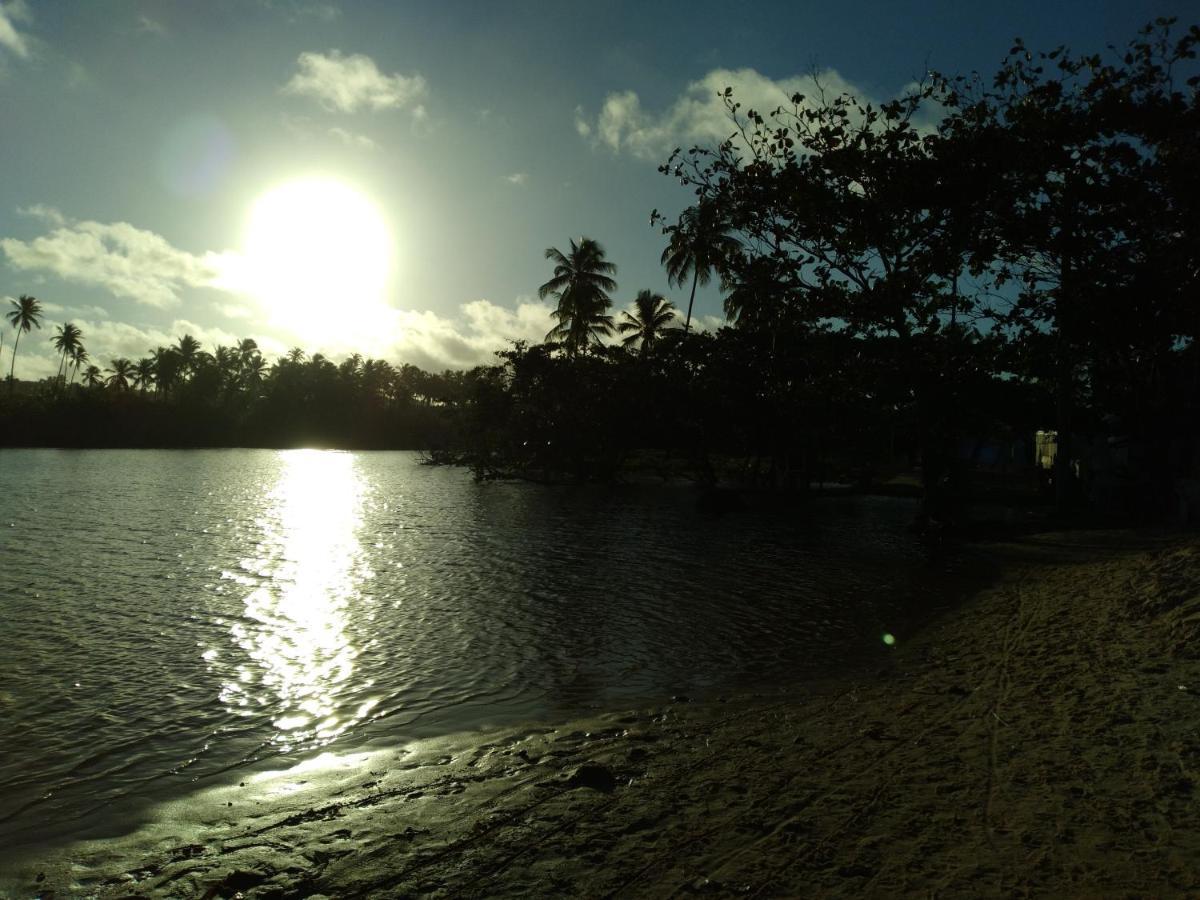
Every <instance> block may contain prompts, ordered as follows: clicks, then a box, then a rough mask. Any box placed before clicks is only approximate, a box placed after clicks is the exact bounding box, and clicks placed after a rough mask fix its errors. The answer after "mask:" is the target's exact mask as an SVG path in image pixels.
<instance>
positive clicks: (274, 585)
mask: <svg viewBox="0 0 1200 900" xmlns="http://www.w3.org/2000/svg"><path fill="white" fill-rule="evenodd" d="M281 460H282V470H281V472H280V476H279V481H278V483H277V484H276V486H275V489H274V491H273V492H272V494H271V500H272V508H271V509H270V510H269V511H268V512H267V513H266V514H265V515H264V516H263V517H261V518H260V519H259V520H258V522H257V525H258V527H259V528H260V529H261V532H262V535H261V540H260V542H259V543H258V545H257V551H258V552H257V554H256V555H255V556H254V557H253V558H249V559H245V560H242V564H241V569H242V571H241V572H240V573H233V572H226V573H223V575H224V577H226V578H228V579H231V580H233V581H234V582H236V583H238V584H240V585H243V586H245V587H247V588H251V590H250V592H249V593H248V595H247V596H246V598H245V611H244V615H243V617H242V618H241V620H240V621H233V622H229V623H228V624H229V630H230V636H231V638H232V640H233V643H234V644H235V645H236V646H237V647H240V648H241V650H242V651H244V653H245V657H244V658H243V661H242V662H241V663H240V664H238V665H237V666H236V667H235V668H234V669H233V670H232V671H231V672H230V673H229V675H230V676H231V677H228V678H227V679H226V681H225V683H224V685H223V687H222V691H221V699H222V701H223V702H224V703H225V705H226V707H227V708H229V709H230V710H231V711H234V712H235V713H237V714H239V715H244V716H261V715H262V714H263V711H264V709H263V708H264V707H267V708H269V709H270V710H271V711H272V713H273V714H274V719H273V724H274V726H275V729H276V731H275V734H274V736H273V738H272V741H273V742H274V743H275V744H277V745H278V746H279V747H280V749H282V750H285V751H286V750H290V749H292V748H293V747H297V746H308V747H312V746H319V745H322V744H326V743H328V742H330V741H332V740H333V739H334V738H335V737H337V736H338V735H339V734H341V733H342V732H343V731H345V730H346V729H347V728H348V727H350V726H351V725H352V724H354V723H355V722H356V721H359V720H361V719H362V718H363V717H364V716H365V715H366V714H367V713H368V712H369V709H366V708H363V707H365V706H369V702H368V703H366V704H363V706H360V708H359V709H357V710H352V711H349V712H347V711H345V710H342V711H339V709H338V706H339V704H338V699H339V696H340V695H341V694H342V692H343V689H344V688H345V687H346V683H347V682H348V681H349V680H350V678H351V676H352V675H353V672H354V664H355V658H356V657H357V650H356V648H355V646H354V644H353V643H352V642H351V639H350V635H349V634H348V633H347V627H346V625H347V623H346V616H347V611H348V606H349V604H351V603H352V602H354V601H355V600H357V599H358V598H359V597H360V594H359V585H360V584H361V582H362V580H363V578H364V577H365V576H366V575H367V572H366V570H365V560H364V555H363V551H362V547H361V545H360V544H359V540H358V532H359V527H360V525H361V512H362V506H363V501H364V497H363V495H364V485H363V482H362V479H361V478H360V476H359V474H358V473H357V472H356V470H355V459H354V456H353V455H352V454H349V453H333V452H327V451H316V450H296V451H287V452H284V453H282V454H281Z"/></svg>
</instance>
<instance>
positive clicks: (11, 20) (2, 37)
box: [0, 0, 30, 59]
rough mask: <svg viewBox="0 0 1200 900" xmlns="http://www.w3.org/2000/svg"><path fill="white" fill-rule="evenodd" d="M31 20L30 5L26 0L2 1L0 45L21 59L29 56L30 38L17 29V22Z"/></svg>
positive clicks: (0, 6)
mask: <svg viewBox="0 0 1200 900" xmlns="http://www.w3.org/2000/svg"><path fill="white" fill-rule="evenodd" d="M29 20H30V15H29V7H28V6H27V5H26V4H25V0H7V2H4V3H0V47H3V48H5V49H6V50H8V51H9V52H10V53H12V54H14V55H15V56H19V57H20V58H21V59H28V58H29V38H28V37H26V36H25V35H24V34H22V33H21V32H20V31H19V30H18V29H17V23H18V22H28V21H29Z"/></svg>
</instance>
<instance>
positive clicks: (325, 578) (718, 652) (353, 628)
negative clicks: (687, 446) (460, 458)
mask: <svg viewBox="0 0 1200 900" xmlns="http://www.w3.org/2000/svg"><path fill="white" fill-rule="evenodd" d="M911 516H912V507H911V505H910V503H909V502H906V501H902V500H888V499H879V498H876V499H836V500H834V499H831V500H821V501H815V502H812V503H810V504H808V505H806V506H803V507H800V508H798V509H792V510H788V511H786V512H778V513H770V514H768V513H758V512H748V513H739V514H736V515H730V516H727V517H724V518H711V517H705V516H702V515H700V514H698V513H697V512H696V510H695V502H694V494H693V492H692V491H691V490H690V489H688V488H684V487H668V488H653V489H651V488H636V489H635V488H624V489H617V490H602V489H591V488H545V487H539V486H534V485H525V484H490V485H476V484H474V483H472V481H471V480H470V478H469V477H468V476H467V474H466V473H465V472H463V471H460V470H454V469H436V468H429V467H424V466H420V465H419V464H418V460H417V458H416V457H415V456H414V455H412V454H404V453H337V452H325V451H288V452H273V451H253V450H245V451H243V450H232V451H184V452H169V451H166V452H159V451H133V452H125V451H86V452H72V451H51V450H34V451H15V450H8V451H0V622H2V626H0V627H2V632H0V637H2V643H0V847H5V846H7V847H9V848H19V847H21V846H28V845H30V844H34V843H47V842H51V843H53V842H58V841H63V840H66V839H68V838H69V837H71V836H75V835H79V834H84V833H93V832H96V831H97V830H101V831H102V830H104V829H111V828H113V827H114V826H113V820H114V819H117V818H121V819H122V821H123V818H122V817H123V815H124V814H123V813H121V814H118V813H117V812H116V811H117V810H123V809H126V808H128V807H130V806H131V805H132V804H136V803H138V802H149V801H151V800H156V799H163V798H170V797H174V796H179V795H182V794H185V793H187V792H188V791H189V790H194V789H195V788H196V787H197V786H201V785H207V784H211V783H214V782H215V781H217V780H219V779H221V778H234V779H236V778H237V777H238V775H239V773H244V772H245V771H246V770H247V768H249V767H253V766H254V765H255V764H260V765H261V764H262V763H263V761H264V760H266V761H270V762H272V763H273V764H274V765H275V766H276V767H278V765H279V763H280V761H281V760H282V761H284V762H289V761H296V760H300V759H303V758H304V757H305V756H306V755H312V754H315V753H317V752H319V751H320V750H330V749H333V750H337V751H341V750H347V751H348V750H351V749H362V748H368V747H376V746H380V745H384V744H389V743H391V744H394V743H396V742H400V741H404V740H406V739H412V738H415V737H420V736H427V735H431V734H437V733H445V732H449V731H456V730H461V729H464V728H474V727H480V726H484V725H492V724H500V723H503V722H512V721H516V720H520V719H528V718H534V717H549V718H563V717H566V716H570V715H572V714H576V713H581V712H584V711H589V710H592V709H594V708H596V707H598V706H603V707H608V706H613V705H620V704H630V705H632V704H636V703H637V702H638V701H639V700H654V699H658V700H661V699H664V698H665V697H666V696H669V695H671V694H673V693H686V694H689V695H692V696H704V695H712V694H714V693H719V692H721V691H723V690H729V689H731V688H736V687H739V686H745V685H754V684H761V683H764V682H777V681H778V680H779V679H781V678H791V677H795V676H797V675H804V674H806V673H812V672H814V671H817V670H818V669H821V668H823V667H828V666H829V665H831V664H842V663H844V662H845V661H846V660H847V659H848V658H856V657H862V656H863V655H864V654H866V655H869V654H872V653H874V654H881V653H883V652H885V651H884V650H883V649H882V646H881V643H880V635H881V634H882V633H883V632H884V631H898V632H900V633H903V624H902V622H903V620H904V616H905V612H904V609H905V606H906V604H908V603H909V602H910V601H911V599H912V598H913V597H914V596H916V595H919V594H921V593H923V592H925V591H926V590H929V589H931V588H930V586H931V585H934V584H935V583H936V582H937V575H936V572H931V567H930V565H929V564H928V563H926V561H925V559H924V554H923V553H922V550H921V548H920V546H919V545H917V543H916V542H915V540H914V539H913V538H912V537H911V536H910V535H909V534H908V533H907V531H906V528H905V526H906V525H907V523H908V521H909V520H910V519H911Z"/></svg>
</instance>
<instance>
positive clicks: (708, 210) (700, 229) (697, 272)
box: [654, 202, 741, 332]
mask: <svg viewBox="0 0 1200 900" xmlns="http://www.w3.org/2000/svg"><path fill="white" fill-rule="evenodd" d="M656 217H657V213H656V214H655V216H654V218H656ZM663 231H664V233H665V234H667V235H668V236H669V240H668V243H667V248H666V249H665V250H663V252H662V264H663V265H664V266H665V267H666V269H667V281H668V283H670V284H673V285H675V286H676V287H680V288H682V287H683V286H684V285H685V284H686V283H687V282H688V280H689V275H690V276H691V278H690V280H691V282H692V291H691V294H690V295H689V296H688V308H687V317H686V318H685V319H684V323H683V330H684V331H685V332H689V331H691V329H692V304H693V303H695V301H696V286H697V285H698V284H708V282H709V280H710V279H711V278H712V274H713V273H714V272H717V273H721V272H723V271H725V269H726V265H727V261H728V260H730V259H731V258H733V257H735V256H736V255H737V254H738V253H739V251H740V250H741V243H740V242H739V241H738V239H737V238H736V237H735V236H734V235H733V233H732V229H731V228H730V226H729V224H728V223H727V222H726V221H724V220H723V219H722V218H721V216H720V214H719V212H718V207H717V205H716V204H712V203H704V202H701V203H700V204H698V205H696V206H690V207H688V208H687V209H685V210H684V211H683V213H681V214H680V216H679V221H678V222H676V223H675V224H674V225H668V226H667V227H666V228H664V229H663Z"/></svg>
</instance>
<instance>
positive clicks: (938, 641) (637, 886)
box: [13, 531, 1200, 898]
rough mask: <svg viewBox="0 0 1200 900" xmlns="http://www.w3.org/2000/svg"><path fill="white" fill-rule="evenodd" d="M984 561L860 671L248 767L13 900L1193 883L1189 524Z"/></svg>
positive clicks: (1035, 543)
mask: <svg viewBox="0 0 1200 900" xmlns="http://www.w3.org/2000/svg"><path fill="white" fill-rule="evenodd" d="M986 553H987V555H988V556H989V557H992V558H994V559H995V560H996V561H997V562H998V564H999V569H1000V574H999V577H998V578H997V579H996V580H995V581H994V582H992V583H991V584H989V585H988V586H986V587H984V588H983V589H981V590H979V591H978V592H977V593H975V594H974V595H973V596H971V597H969V598H968V599H966V600H965V601H964V602H962V603H961V604H959V605H957V606H955V607H953V608H952V609H951V610H949V611H947V612H944V613H941V614H939V615H937V616H936V617H934V618H933V619H932V620H931V621H929V622H927V623H926V625H925V627H924V628H923V629H922V630H921V631H920V632H918V633H917V634H916V635H914V636H913V638H912V639H911V640H909V641H906V642H903V644H902V645H901V646H898V647H897V648H895V652H894V653H893V654H892V655H891V657H890V659H888V661H887V663H886V664H885V665H884V666H883V667H882V668H879V669H877V670H876V671H873V672H860V673H855V674H851V675H847V676H844V677H839V678H835V679H828V680H820V681H808V682H803V683H799V684H795V685H790V686H786V687H782V688H781V689H780V690H779V691H778V692H775V691H772V692H764V693H760V694H757V695H749V696H740V697H734V698H730V699H729V700H728V701H727V702H724V703H721V702H712V703H704V704H699V703H696V704H693V703H689V702H684V698H679V701H678V702H672V703H669V704H666V705H663V706H660V707H656V708H652V709H638V710H632V711H619V712H612V713H608V714H605V715H601V716H597V717H594V718H591V719H581V720H575V721H572V722H566V723H559V724H557V725H538V726H529V727H526V728H512V729H505V730H502V731H499V732H495V733H491V734H487V735H481V734H475V733H470V734H460V735H451V736H448V737H445V738H439V739H435V740H430V741H422V742H420V743H419V744H415V745H410V746H409V747H406V748H398V749H396V750H393V751H384V752H380V753H376V754H373V755H370V756H369V757H368V756H366V755H363V754H360V755H358V756H357V757H344V758H336V757H334V758H331V759H327V760H325V761H324V763H325V766H324V769H322V768H321V766H314V765H311V764H309V765H308V766H307V767H302V769H304V770H303V771H299V770H289V771H286V772H281V773H266V774H265V775H261V776H254V779H251V780H252V781H254V783H252V784H250V785H248V786H246V785H239V786H237V787H228V788H218V789H212V790H210V791H206V792H204V793H202V794H201V795H197V796H194V797H190V798H188V799H187V800H184V801H179V802H178V803H174V804H169V805H168V806H167V807H164V808H163V809H162V810H160V811H159V812H160V815H159V821H158V823H157V824H155V825H153V826H150V827H147V828H143V829H141V830H139V831H138V832H135V833H134V834H132V835H129V836H127V837H125V838H121V839H117V840H111V841H97V842H90V843H88V842H85V843H81V844H78V845H76V846H74V847H71V848H67V849H66V850H64V851H62V852H60V853H54V854H48V855H47V857H46V858H45V859H41V860H30V861H29V864H28V865H23V866H21V867H20V871H18V872H14V873H13V874H14V875H15V876H17V878H18V879H19V880H20V881H19V887H18V886H17V885H14V888H16V889H18V890H20V891H21V893H18V894H14V896H26V895H29V896H36V895H38V894H40V895H41V896H45V897H50V896H55V897H63V896H100V897H109V896H122V897H129V896H155V897H159V896H166V897H173V896H179V897H184V896H207V897H213V898H215V897H233V896H235V895H237V894H239V893H240V894H241V895H242V896H245V897H264V898H266V897H271V898H288V897H308V896H320V895H325V896H329V897H368V896H371V897H375V896H397V897H398V896H410V895H425V894H433V895H441V896H513V897H516V896H551V895H556V896H575V895H580V896H613V895H620V896H661V895H669V894H673V893H681V894H684V895H688V894H692V893H696V894H701V895H705V896H794V895H839V894H844V895H847V896H862V895H866V896H872V895H876V896H896V895H918V894H919V895H922V896H927V895H937V894H940V895H948V896H1009V895H1012V894H1023V893H1027V894H1032V895H1038V896H1121V895H1125V894H1127V893H1142V894H1147V895H1150V896H1162V895H1178V894H1181V893H1184V892H1186V891H1187V890H1189V889H1191V888H1192V887H1193V886H1194V885H1196V884H1200V809H1197V808H1196V806H1195V802H1194V801H1195V796H1196V793H1195V792H1196V788H1197V779H1198V778H1200V647H1198V646H1197V644H1196V643H1195V642H1193V638H1194V637H1200V624H1198V623H1200V540H1198V539H1197V538H1195V537H1194V536H1192V537H1188V536H1183V535H1174V536H1163V535H1159V536H1153V535H1145V534H1142V535H1134V534H1132V533H1130V532H1099V531H1092V532H1068V533H1059V534H1042V535H1036V536H1028V537H1021V538H1016V539H1010V540H1006V541H1002V542H995V543H992V544H989V545H987V547H986ZM250 797H254V798H255V799H253V800H250V799H249V798H250ZM229 804H232V805H229ZM39 874H41V875H42V876H43V878H42V880H41V881H37V880H36V878H37V876H38V875H39Z"/></svg>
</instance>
